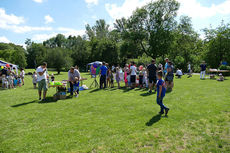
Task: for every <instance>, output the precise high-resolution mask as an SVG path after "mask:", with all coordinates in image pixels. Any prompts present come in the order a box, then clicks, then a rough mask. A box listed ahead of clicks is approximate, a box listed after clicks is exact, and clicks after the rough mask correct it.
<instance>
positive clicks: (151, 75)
mask: <svg viewBox="0 0 230 153" xmlns="http://www.w3.org/2000/svg"><path fill="white" fill-rule="evenodd" d="M156 72H157V66H156V61H155V60H154V59H152V63H151V64H150V65H149V66H148V67H147V76H148V80H149V93H152V90H153V86H155V84H156V83H157V73H156Z"/></svg>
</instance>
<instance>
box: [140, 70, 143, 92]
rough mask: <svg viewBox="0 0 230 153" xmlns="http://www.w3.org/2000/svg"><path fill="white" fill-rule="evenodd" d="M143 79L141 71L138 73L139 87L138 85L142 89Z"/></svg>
mask: <svg viewBox="0 0 230 153" xmlns="http://www.w3.org/2000/svg"><path fill="white" fill-rule="evenodd" d="M143 78H144V73H143V71H142V70H141V71H140V73H139V85H140V88H143Z"/></svg>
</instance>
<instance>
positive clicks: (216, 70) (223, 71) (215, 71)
mask: <svg viewBox="0 0 230 153" xmlns="http://www.w3.org/2000/svg"><path fill="white" fill-rule="evenodd" d="M209 72H210V73H227V72H230V71H229V70H218V69H209Z"/></svg>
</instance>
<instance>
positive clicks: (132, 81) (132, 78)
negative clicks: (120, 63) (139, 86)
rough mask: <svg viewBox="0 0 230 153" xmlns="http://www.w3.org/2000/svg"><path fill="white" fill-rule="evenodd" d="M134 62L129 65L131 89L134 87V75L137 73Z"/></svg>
mask: <svg viewBox="0 0 230 153" xmlns="http://www.w3.org/2000/svg"><path fill="white" fill-rule="evenodd" d="M134 64H135V63H134V62H132V63H131V66H130V71H131V76H130V80H131V87H132V89H134V88H135V87H136V75H137V68H136V66H135V65H134Z"/></svg>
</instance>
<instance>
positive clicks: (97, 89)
mask: <svg viewBox="0 0 230 153" xmlns="http://www.w3.org/2000/svg"><path fill="white" fill-rule="evenodd" d="M100 90H103V89H100V88H96V89H93V90H91V91H90V92H89V93H94V92H97V91H100Z"/></svg>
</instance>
